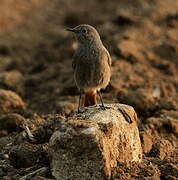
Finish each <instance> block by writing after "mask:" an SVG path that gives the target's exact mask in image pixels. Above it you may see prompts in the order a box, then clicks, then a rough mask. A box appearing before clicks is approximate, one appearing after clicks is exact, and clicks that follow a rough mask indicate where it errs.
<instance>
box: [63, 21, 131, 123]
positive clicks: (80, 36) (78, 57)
mask: <svg viewBox="0 0 178 180" xmlns="http://www.w3.org/2000/svg"><path fill="white" fill-rule="evenodd" d="M66 30H67V31H70V32H72V33H74V34H75V37H76V39H77V41H78V46H77V49H76V50H75V53H74V56H73V60H72V67H73V70H74V80H75V83H76V85H77V87H78V90H79V92H80V95H79V102H78V113H79V112H80V103H81V102H80V101H81V95H82V93H84V94H85V100H84V106H85V107H87V106H92V105H95V104H97V99H96V97H97V94H98V95H99V98H100V101H101V107H102V108H103V109H106V106H105V105H104V102H103V99H102V96H101V93H100V90H101V89H105V88H106V86H107V85H108V84H109V81H110V76H111V56H110V54H109V52H108V50H107V49H106V48H105V46H104V45H103V43H102V41H101V38H100V35H99V33H98V31H97V30H96V29H95V28H94V27H93V26H91V25H88V24H81V25H78V26H76V27H74V28H67V29H66ZM120 112H121V113H122V114H123V115H124V117H126V118H127V113H125V112H124V111H123V110H122V109H120ZM128 121H130V120H128Z"/></svg>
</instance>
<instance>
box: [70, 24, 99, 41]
mask: <svg viewBox="0 0 178 180" xmlns="http://www.w3.org/2000/svg"><path fill="white" fill-rule="evenodd" d="M67 31H71V32H73V33H74V34H75V36H76V38H77V40H78V42H79V43H91V42H98V43H99V42H101V40H100V36H99V34H98V32H97V30H96V29H95V28H94V27H92V26H90V25H88V24H81V25H79V26H76V27H75V28H67Z"/></svg>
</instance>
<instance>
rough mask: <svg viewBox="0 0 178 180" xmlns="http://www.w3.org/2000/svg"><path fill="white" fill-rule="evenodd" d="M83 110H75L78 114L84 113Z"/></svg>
mask: <svg viewBox="0 0 178 180" xmlns="http://www.w3.org/2000/svg"><path fill="white" fill-rule="evenodd" d="M84 111H85V110H82V109H78V110H77V113H78V114H80V113H84Z"/></svg>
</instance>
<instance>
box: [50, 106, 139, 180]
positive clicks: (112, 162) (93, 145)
mask: <svg viewBox="0 0 178 180" xmlns="http://www.w3.org/2000/svg"><path fill="white" fill-rule="evenodd" d="M118 109H124V110H125V111H126V112H127V114H128V115H129V116H130V118H131V119H132V121H133V122H132V123H128V122H127V121H126V119H125V118H124V116H123V115H122V113H121V112H120V111H118ZM136 118H137V117H136V113H135V111H134V109H133V108H132V107H131V106H127V105H123V104H111V105H108V107H107V109H105V110H103V109H102V108H101V107H100V106H94V107H90V108H85V109H84V112H83V113H81V114H74V115H73V116H72V117H69V118H68V120H63V121H61V126H60V128H59V130H57V131H56V132H54V134H53V135H52V137H51V139H50V142H49V146H50V147H49V154H50V156H51V168H52V174H53V175H54V176H55V178H56V179H71V180H73V179H86V180H87V179H90V180H91V179H103V178H104V177H107V178H108V179H110V178H111V172H112V169H113V168H115V167H116V166H117V163H118V162H122V163H125V164H127V165H129V164H130V163H131V162H140V161H141V159H142V148H141V143H140V137H139V132H138V128H137V123H136Z"/></svg>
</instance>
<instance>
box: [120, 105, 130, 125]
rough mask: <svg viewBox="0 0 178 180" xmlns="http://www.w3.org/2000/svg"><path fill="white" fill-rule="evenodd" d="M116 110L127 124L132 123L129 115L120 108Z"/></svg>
mask: <svg viewBox="0 0 178 180" xmlns="http://www.w3.org/2000/svg"><path fill="white" fill-rule="evenodd" d="M118 110H119V111H120V112H121V113H122V115H123V116H124V118H125V120H126V121H127V122H128V123H132V122H133V121H132V119H131V117H130V116H129V114H128V113H127V112H126V111H125V110H123V109H122V108H118Z"/></svg>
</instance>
